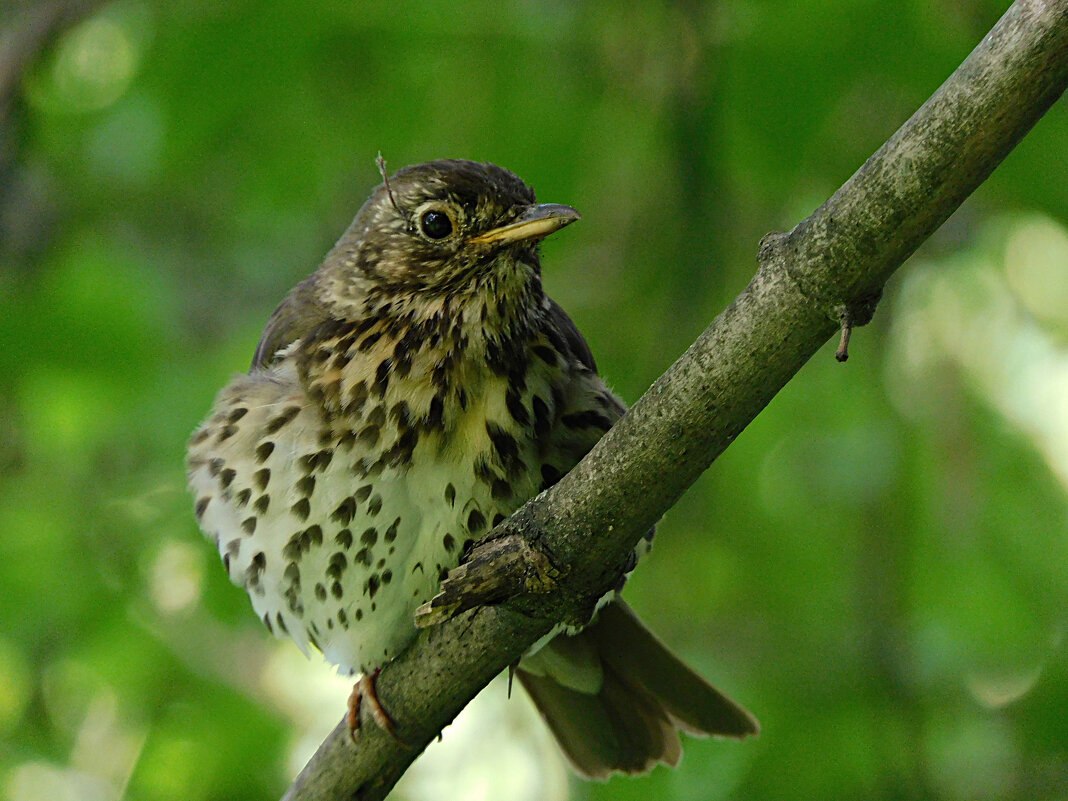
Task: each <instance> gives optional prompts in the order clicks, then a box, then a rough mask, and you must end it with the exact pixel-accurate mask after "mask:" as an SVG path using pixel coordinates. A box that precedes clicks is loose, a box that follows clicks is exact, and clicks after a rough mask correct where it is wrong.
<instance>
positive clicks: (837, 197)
mask: <svg viewBox="0 0 1068 801" xmlns="http://www.w3.org/2000/svg"><path fill="white" fill-rule="evenodd" d="M1066 83H1068V0H1046V1H1043V0H1018V1H1017V2H1016V3H1014V4H1013V5H1012V7H1011V8H1010V9H1009V10H1008V11H1007V12H1006V13H1005V15H1004V16H1003V17H1002V18H1001V20H999V21H998V23H997V24H996V25H995V26H994V28H993V29H992V30H991V31H990V33H988V34H987V36H986V37H985V38H984V39H983V41H982V42H981V43H980V44H979V45H978V46H977V47H976V48H975V50H974V51H973V52H972V53H971V55H969V57H968V58H967V60H965V62H964V63H963V64H962V65H961V66H960V67H959V68H958V69H957V70H956V71H955V72H954V73H953V75H952V76H950V78H949V79H948V80H947V81H946V82H945V83H944V84H943V85H942V86H941V87H940V88H939V89H938V91H937V92H935V94H934V95H933V96H932V97H931V98H930V99H929V100H928V101H927V102H926V103H925V104H924V105H923V106H922V107H921V108H920V109H919V110H918V111H917V112H916V113H915V114H914V115H913V116H912V117H911V118H910V119H909V120H908V121H907V122H906V123H905V124H904V125H903V126H902V127H901V128H900V129H899V130H898V131H897V133H895V134H894V135H893V137H891V138H890V140H889V141H888V142H887V143H886V144H885V145H883V147H882V148H880V149H879V151H878V152H877V153H875V155H873V156H872V157H871V158H870V159H869V160H868V161H867V162H866V163H865V164H864V165H863V166H862V167H861V168H860V169H859V170H858V171H857V172H856V173H855V174H854V175H853V176H852V177H851V178H850V179H849V180H848V181H847V182H846V183H845V184H844V185H843V186H842V187H841V188H840V189H839V190H838V191H837V192H836V193H835V194H834V195H833V196H832V197H831V198H830V199H829V200H828V201H827V202H826V203H824V204H823V205H822V206H821V207H820V208H819V209H818V210H817V211H816V212H815V213H814V214H813V215H812V216H811V217H809V218H808V219H806V220H804V221H803V222H801V223H800V224H799V225H798V226H797V227H796V228H795V229H794V230H793V231H791V232H789V233H785V234H779V233H776V234H769V235H768V236H766V237H765V238H764V241H763V242H762V243H761V246H760V254H759V260H760V266H759V269H758V271H757V273H756V276H755V277H754V278H753V280H752V282H751V283H750V284H749V286H748V287H747V288H746V289H745V291H744V292H742V294H740V295H739V296H738V297H737V298H736V299H735V300H734V302H733V303H732V304H731V305H730V306H729V307H728V308H727V309H726V310H725V311H724V312H723V313H722V314H720V315H719V317H717V318H716V320H715V321H714V322H713V323H712V325H711V326H709V328H708V329H707V330H706V331H705V332H704V333H703V334H702V335H701V336H700V338H698V340H697V341H696V342H695V343H694V344H693V345H692V346H691V347H690V348H689V349H688V350H687V351H686V353H685V354H683V356H682V357H681V358H680V359H679V360H678V361H677V362H675V364H673V365H672V366H671V367H670V368H669V369H668V371H667V372H666V373H665V374H664V375H663V376H662V377H661V378H660V379H658V380H657V382H656V383H655V384H654V385H653V386H652V388H650V390H649V391H648V392H647V393H646V394H645V395H644V396H643V397H642V398H641V399H640V400H639V401H638V402H637V403H636V404H635V405H634V406H633V408H632V409H631V410H630V412H629V413H628V414H627V415H626V416H625V417H624V418H623V419H622V420H621V421H620V422H619V423H618V424H617V425H616V426H615V427H614V428H613V429H612V430H611V431H609V432H608V434H607V435H606V436H605V437H604V438H603V439H602V440H601V442H600V443H598V445H597V447H595V448H594V449H593V451H592V452H591V453H590V454H589V455H588V456H587V457H586V458H585V459H584V460H583V461H582V462H581V463H580V464H579V465H578V466H576V467H575V468H574V469H573V470H572V471H571V472H570V473H568V474H567V475H566V476H565V477H564V478H563V479H561V481H560V482H559V483H558V484H557V485H556V486H555V487H553V488H552V489H551V490H550V491H548V492H545V493H543V494H542V495H539V496H538V497H537V498H534V499H533V500H532V501H530V502H529V503H528V504H526V505H525V506H524V507H523V508H522V509H520V510H519V511H518V512H516V513H515V514H514V515H513V516H512V517H511V518H509V519H508V520H507V521H505V522H504V523H502V524H501V525H500V526H498V528H497V529H495V530H494V531H493V532H491V535H490V536H491V539H492V541H491V542H488V543H486V544H484V545H480V546H479V547H478V548H476V549H475V551H474V552H473V553H472V559H473V560H475V561H477V560H479V559H483V560H486V563H488V564H493V565H495V566H496V567H499V568H500V570H502V571H503V573H504V579H505V580H504V582H503V583H502V584H501V585H500V586H503V587H505V590H503V592H504V593H505V594H506V595H507V594H511V593H514V592H518V593H519V594H516V595H514V596H513V597H511V598H510V599H509V600H507V601H506V602H504V603H500V604H498V605H494V606H480V607H477V608H475V609H472V610H469V611H466V612H462V613H460V614H458V615H456V616H455V617H451V619H448V620H445V622H442V623H440V625H435V626H433V627H431V628H427V629H425V630H424V631H422V632H421V633H420V635H419V636H418V638H417V639H416V641H415V642H414V643H413V645H412V647H411V648H409V649H408V650H407V651H406V652H404V653H403V654H401V655H400V656H399V657H398V658H397V659H396V660H395V661H394V662H392V663H391V664H389V665H387V666H386V668H385V669H384V670H383V671H382V673H381V675H380V676H379V678H378V682H377V686H378V691H379V694H380V696H381V697H382V698H383V699H384V702H385V703H386V705H387V707H388V708H389V710H390V713H391V714H392V716H393V717H394V719H395V720H396V721H397V724H398V732H397V733H398V735H399V737H400V740H401V741H403V743H407V744H408V745H407V746H406V745H402V744H401V742H398V740H396V739H394V738H392V737H391V736H390V735H388V734H386V733H384V732H382V731H381V730H379V729H378V727H377V726H374V725H365V726H363V727H362V728H361V729H360V733H359V738H358V742H357V743H356V744H355V745H354V744H353V743H351V742H350V741H349V739H348V734H347V731H346V730H345V727H344V725H343V723H342V724H339V726H338V728H336V729H335V730H334V731H333V732H332V733H331V734H330V736H329V737H328V738H327V739H326V741H325V742H324V743H323V745H322V746H321V747H320V748H319V750H318V752H317V753H316V754H315V756H314V757H313V758H312V760H311V761H310V762H309V763H308V765H307V766H306V767H305V769H304V770H303V771H302V772H301V774H300V776H298V777H297V779H296V781H295V783H294V784H293V786H292V787H291V788H290V789H289V791H288V792H287V793H286V795H285V801H325V799H338V798H346V799H349V798H351V799H366V800H367V801H370V800H371V799H380V798H383V797H385V795H386V794H387V793H388V792H389V790H390V788H392V787H393V785H394V783H395V782H396V781H397V779H399V778H400V776H401V774H402V773H403V772H404V771H405V770H406V769H407V767H408V765H409V764H410V763H411V762H412V760H414V759H415V757H416V756H417V755H418V754H419V753H421V752H422V750H423V749H424V748H425V747H426V745H427V744H428V743H429V742H430V741H431V740H432V739H433V738H434V737H436V736H437V735H438V733H439V732H440V731H441V730H442V728H443V727H445V726H446V725H448V723H450V722H451V721H452V719H453V718H454V717H455V716H456V714H457V713H458V712H459V711H460V710H461V709H462V708H463V706H464V705H465V704H466V703H467V702H468V701H469V700H470V699H471V698H473V697H474V695H475V694H476V693H477V692H478V691H479V690H481V689H482V688H483V687H484V686H485V685H486V684H487V683H488V682H489V681H490V679H492V678H493V676H495V675H496V674H497V673H499V672H500V671H501V670H502V669H504V668H505V667H506V666H507V665H509V664H510V663H512V662H513V661H514V660H515V659H517V658H518V657H519V656H520V655H521V654H522V653H523V652H524V651H525V650H526V649H527V648H528V647H529V646H530V645H531V644H532V643H533V642H534V641H535V640H537V639H538V638H539V637H540V636H542V635H543V634H545V633H546V632H547V631H549V629H550V628H551V627H552V625H553V623H555V622H557V621H561V620H565V621H574V620H582V619H583V615H584V614H588V610H589V608H590V603H591V599H595V598H597V597H599V596H600V595H601V594H602V593H603V592H604V591H605V590H606V589H607V588H608V587H610V586H611V585H612V584H613V582H614V581H615V579H616V577H617V576H618V575H619V570H620V568H619V566H620V565H622V564H623V563H624V561H625V560H626V558H627V555H628V554H629V553H630V551H631V549H632V548H633V547H634V545H635V543H636V542H637V541H638V539H639V538H640V537H641V535H642V534H643V533H644V532H645V531H647V530H648V529H649V527H650V526H651V525H652V524H653V523H655V522H656V521H657V520H658V519H659V518H660V516H661V515H662V514H663V513H664V512H665V511H666V510H667V509H668V508H669V507H670V506H671V505H672V504H673V503H674V502H675V501H676V499H677V498H678V497H679V496H680V495H681V494H682V493H683V492H684V491H685V490H686V488H687V487H689V486H690V484H692V483H693V481H694V480H695V479H696V478H697V477H698V476H699V475H700V474H701V473H702V472H703V471H704V470H705V469H706V468H707V467H708V466H709V465H710V464H711V463H712V461H713V460H714V459H715V458H716V457H717V456H718V455H719V454H720V453H722V452H723V450H724V449H725V448H726V447H727V446H728V445H729V444H730V443H731V442H732V441H733V440H734V439H735V438H736V437H737V436H738V434H739V433H741V431H742V430H743V429H744V428H745V426H746V425H748V423H749V422H750V421H751V420H752V419H753V418H754V417H756V415H757V414H758V413H759V412H760V410H761V409H763V408H764V406H765V405H767V403H768V402H769V401H770V400H771V398H772V397H774V395H775V393H777V392H778V391H779V390H780V389H781V388H782V387H783V386H784V385H785V384H786V382H787V381H789V380H790V378H791V377H792V376H793V375H794V374H795V373H796V372H797V371H798V370H799V369H800V368H801V367H802V366H803V365H804V363H805V362H806V361H807V360H808V359H809V358H810V357H811V356H812V354H814V353H815V352H816V351H817V350H818V349H819V347H820V346H821V345H822V344H823V343H824V342H825V341H826V340H827V339H828V338H829V337H830V336H831V335H832V334H833V333H834V332H835V331H836V330H837V329H838V328H839V327H840V326H841V325H842V321H843V320H851V321H852V325H863V324H864V323H866V322H868V321H869V320H870V319H871V315H872V313H873V312H874V309H875V304H876V303H877V302H878V298H879V296H880V294H881V292H882V287H883V285H884V284H885V282H886V280H887V279H888V278H889V277H890V275H891V274H892V273H893V272H894V270H896V269H897V268H898V267H899V266H900V265H901V264H902V263H903V262H904V261H905V259H907V258H908V256H909V255H910V254H911V253H912V252H913V251H914V250H915V249H916V248H917V247H919V245H920V244H921V243H922V242H923V241H924V240H925V239H927V237H929V236H930V235H931V234H932V233H933V232H934V231H935V229H937V228H938V226H939V225H941V224H942V223H943V222H944V221H945V220H946V218H947V217H949V215H950V214H951V213H952V212H953V211H954V210H955V209H956V208H957V207H958V206H959V205H960V204H961V203H962V202H963V201H964V199H965V198H966V197H968V195H969V194H971V193H972V192H973V191H974V190H975V189H976V187H978V186H979V185H980V184H981V183H982V182H983V181H984V180H985V179H986V178H987V176H989V175H990V173H991V172H992V171H993V169H994V168H995V167H996V166H997V165H998V164H999V163H1000V162H1001V160H1002V159H1004V158H1005V156H1006V155H1007V154H1008V153H1009V151H1011V150H1012V148H1013V147H1014V146H1015V145H1016V143H1017V142H1019V141H1020V139H1022V138H1023V136H1024V135H1025V134H1026V133H1027V132H1028V131H1029V130H1030V129H1031V127H1032V126H1033V125H1034V123H1035V122H1036V121H1037V120H1038V119H1039V118H1040V117H1041V116H1042V114H1044V113H1045V111H1046V110H1047V109H1048V108H1049V107H1050V106H1051V105H1052V104H1053V102H1054V101H1055V100H1056V99H1057V98H1058V97H1059V96H1060V95H1061V94H1062V93H1063V92H1064V89H1065V86H1066ZM502 540H509V544H508V545H507V547H502V542H501V541H502ZM524 549H526V551H533V552H534V553H536V554H537V558H536V559H533V560H531V559H525V558H520V559H517V558H515V554H516V553H517V552H522V553H525V552H526V551H524ZM495 554H505V555H506V556H505V557H503V558H502V559H500V560H499V561H498V562H494V559H496V558H497V557H496V556H495ZM465 573H466V574H467V575H468V578H467V579H465V578H464V574H465ZM472 573H474V574H476V575H475V578H477V579H479V580H482V579H484V578H485V575H486V571H485V570H484V569H483V568H478V569H473V568H472V569H468V570H462V571H460V572H459V573H457V574H456V575H455V576H454V578H455V579H456V581H457V583H456V584H455V585H454V587H453V591H454V595H453V596H452V597H450V598H446V599H445V600H444V601H442V602H439V603H438V606H437V608H436V609H435V608H434V607H432V608H430V609H428V610H427V611H428V612H429V613H430V615H431V616H430V618H429V619H430V620H431V621H432V622H434V621H438V620H443V619H445V618H448V617H450V615H452V614H454V613H455V612H456V611H457V610H459V609H462V608H463V604H464V603H466V602H469V601H470V600H471V598H472V596H471V595H470V592H472V591H474V584H477V582H475V583H474V584H473V583H472V582H470V581H469V578H470V574H472ZM557 574H559V577H557ZM531 576H535V577H537V579H538V580H536V581H531ZM547 587H552V591H551V592H546V591H545V589H546V588H547ZM509 588H510V589H509ZM456 590H458V591H456ZM474 592H475V594H474V596H473V598H474V600H478V597H479V596H478V594H477V591H474ZM487 592H488V593H489V594H488V596H487V597H490V598H493V599H494V600H499V596H500V594H501V592H502V590H501V589H500V587H497V588H491V589H489V590H487ZM494 593H496V595H494Z"/></svg>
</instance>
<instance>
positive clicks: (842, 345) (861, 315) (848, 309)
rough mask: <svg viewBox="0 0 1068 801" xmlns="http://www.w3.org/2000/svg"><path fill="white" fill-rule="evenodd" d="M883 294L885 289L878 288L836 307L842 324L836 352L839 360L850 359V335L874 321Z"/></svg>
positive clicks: (835, 356) (835, 355)
mask: <svg viewBox="0 0 1068 801" xmlns="http://www.w3.org/2000/svg"><path fill="white" fill-rule="evenodd" d="M882 296H883V290H882V289H877V290H876V291H874V292H872V293H869V294H867V295H864V296H862V297H861V298H859V299H858V300H856V301H853V302H852V303H849V304H843V305H841V306H838V307H837V308H836V309H835V311H836V312H837V316H838V320H839V321H840V322H841V324H842V337H841V339H840V340H839V341H838V350H836V351H835V352H834V358H836V359H837V360H838V361H840V362H844V361H846V360H847V359H849V337H850V335H851V334H852V333H853V329H854V328H859V327H860V326H862V325H867V324H868V323H870V322H871V321H872V318H873V317H874V316H875V307H876V306H878V305H879V300H880V299H881V298H882Z"/></svg>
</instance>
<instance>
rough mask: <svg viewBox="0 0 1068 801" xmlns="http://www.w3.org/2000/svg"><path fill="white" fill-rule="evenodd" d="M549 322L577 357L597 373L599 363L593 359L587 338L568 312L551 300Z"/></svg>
mask: <svg viewBox="0 0 1068 801" xmlns="http://www.w3.org/2000/svg"><path fill="white" fill-rule="evenodd" d="M549 322H550V323H551V324H552V325H553V326H555V327H556V330H557V331H559V332H560V333H561V334H562V335H563V337H564V341H565V342H567V345H568V347H569V348H570V349H571V352H572V353H573V354H575V357H576V358H577V359H578V360H579V361H580V362H582V363H583V364H584V365H586V366H587V367H588V368H590V369H591V370H593V372H595V373H596V372H597V363H596V362H595V361H594V359H593V352H592V351H591V350H590V346H589V345H588V344H587V343H586V338H585V337H583V336H582V334H580V333H579V330H578V327H577V326H576V325H575V323H574V321H572V319H571V318H570V317H568V316H567V312H566V311H564V310H563V309H562V308H560V304H559V303H557V302H556V301H555V300H553V299H552V298H549Z"/></svg>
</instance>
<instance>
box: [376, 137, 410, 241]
mask: <svg viewBox="0 0 1068 801" xmlns="http://www.w3.org/2000/svg"><path fill="white" fill-rule="evenodd" d="M375 164H377V165H378V171H379V172H380V173H381V174H382V183H383V184H385V187H386V194H387V195H389V202H390V203H391V204H392V205H393V208H395V209H396V210H397V214H399V215H400V216H401V217H402V218H403V219H404V221H405V222H407V223H408V225H409V226H410V225H411V224H412V223H411V220H409V219H408V215H407V214H405V213H404V212H403V211H401V207H400V206H398V205H397V200H396V198H394V197H393V188H392V187H391V186H390V185H389V172H388V171H387V170H386V160H385V159H384V158H383V157H382V151H379V152H378V156H377V157H376V158H375Z"/></svg>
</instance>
